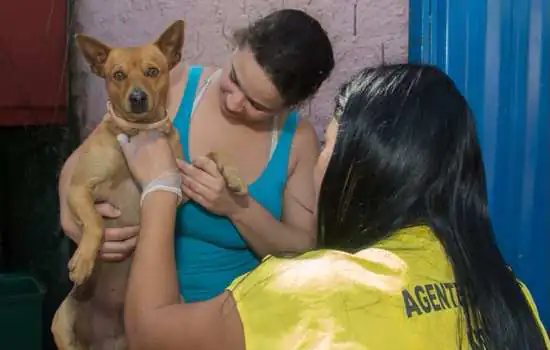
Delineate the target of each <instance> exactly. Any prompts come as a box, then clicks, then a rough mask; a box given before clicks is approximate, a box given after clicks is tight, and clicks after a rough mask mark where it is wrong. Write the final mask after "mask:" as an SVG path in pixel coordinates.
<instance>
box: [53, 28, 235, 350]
mask: <svg viewBox="0 0 550 350" xmlns="http://www.w3.org/2000/svg"><path fill="white" fill-rule="evenodd" d="M183 27H184V23H183V21H176V22H174V23H173V24H172V25H171V26H170V27H169V28H168V29H166V30H165V32H164V33H163V34H162V35H161V36H160V37H159V38H158V39H157V40H156V41H154V42H152V43H149V44H146V45H144V46H140V47H126V48H111V47H109V46H107V45H105V44H103V43H101V42H100V41H98V40H96V39H94V38H91V37H88V36H85V35H77V36H76V42H77V44H78V47H79V49H80V50H81V52H82V54H83V56H84V58H85V59H86V61H87V63H88V64H89V65H90V67H91V70H92V71H93V72H94V73H95V74H96V75H98V76H100V77H102V78H104V79H105V82H106V87H107V94H108V98H109V103H108V105H107V114H106V115H105V117H104V119H103V120H102V122H101V123H100V124H99V126H98V127H97V129H96V130H95V131H94V132H93V134H92V135H90V137H88V139H87V140H86V141H85V142H84V143H83V145H82V146H81V151H80V157H79V159H78V160H77V164H76V165H75V168H74V172H73V174H72V176H71V179H70V185H69V190H68V194H67V204H68V207H69V209H70V211H71V212H72V214H73V216H74V217H75V219H76V221H77V222H78V223H79V224H80V226H81V228H82V239H81V241H80V243H79V244H78V248H77V250H76V252H75V254H74V255H73V257H72V258H71V260H70V262H69V270H70V278H71V280H72V281H73V282H74V283H75V286H74V287H73V289H72V291H71V292H70V294H69V295H68V296H67V298H66V299H65V300H64V301H63V303H62V304H61V306H60V307H59V309H58V310H57V312H56V314H55V316H54V318H53V321H52V326H51V330H52V333H53V336H54V339H55V342H56V344H57V347H58V349H60V350H73V349H93V350H95V349H97V350H100V349H112V350H122V349H126V340H125V337H124V325H123V307H124V297H125V292H126V282H127V278H128V273H129V267H130V264H131V259H127V260H126V261H123V262H120V263H107V262H102V261H99V260H96V258H97V255H98V252H99V249H100V247H101V244H102V240H103V229H104V227H124V226H133V225H138V224H139V220H140V215H139V214H140V206H139V202H140V190H139V188H138V187H137V186H136V184H135V182H134V181H133V179H132V177H131V174H130V172H129V170H128V168H127V165H126V162H125V159H124V156H123V154H122V151H121V150H120V146H119V144H118V141H117V139H116V136H117V135H118V134H120V133H125V134H127V135H130V136H132V135H136V134H137V133H139V132H140V131H141V130H151V129H157V130H160V131H161V132H163V133H164V134H165V135H166V136H167V137H168V139H169V141H170V144H171V147H172V150H173V152H174V155H175V156H176V157H177V158H180V159H181V158H182V150H181V145H180V143H179V137H178V133H177V131H176V130H175V129H174V128H172V124H171V121H170V119H169V118H168V116H167V115H166V100H167V96H168V88H169V74H170V71H171V69H172V68H173V67H174V66H176V65H177V64H178V63H179V62H180V60H181V51H182V46H183V29H184V28H183ZM210 157H211V159H213V160H214V162H216V164H217V165H218V168H219V169H220V171H221V173H222V174H223V175H224V177H225V178H226V182H227V185H228V187H229V188H230V189H231V190H233V191H235V192H240V193H244V192H246V185H245V184H244V183H243V181H241V179H240V177H239V176H238V174H237V172H236V169H234V168H232V167H230V166H223V164H222V160H221V155H219V154H215V153H212V154H210ZM99 200H106V201H108V202H109V203H111V204H113V205H114V206H116V207H117V208H119V209H120V211H121V213H122V215H121V216H120V217H119V218H117V219H116V220H105V221H104V220H103V218H102V217H101V216H100V215H99V214H98V213H97V211H96V209H95V203H96V202H97V201H99Z"/></svg>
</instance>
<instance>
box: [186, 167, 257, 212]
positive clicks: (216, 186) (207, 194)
mask: <svg viewBox="0 0 550 350" xmlns="http://www.w3.org/2000/svg"><path fill="white" fill-rule="evenodd" d="M177 164H178V167H179V169H180V170H181V173H182V185H181V189H182V191H183V194H184V195H185V196H187V197H188V198H189V199H191V200H194V201H195V202H197V203H198V204H200V205H201V206H203V207H204V208H205V209H206V210H208V211H210V212H212V213H214V214H217V215H221V216H231V215H234V214H235V213H237V212H239V211H240V210H241V209H243V208H245V207H246V206H247V201H248V196H246V195H235V194H233V193H231V191H230V190H229V189H228V188H227V185H226V182H225V179H224V178H223V176H222V174H221V173H220V171H219V170H218V167H217V166H216V163H214V161H213V160H212V159H210V158H208V157H199V158H197V159H196V160H195V161H194V162H193V164H188V163H186V162H184V161H181V160H178V161H177Z"/></svg>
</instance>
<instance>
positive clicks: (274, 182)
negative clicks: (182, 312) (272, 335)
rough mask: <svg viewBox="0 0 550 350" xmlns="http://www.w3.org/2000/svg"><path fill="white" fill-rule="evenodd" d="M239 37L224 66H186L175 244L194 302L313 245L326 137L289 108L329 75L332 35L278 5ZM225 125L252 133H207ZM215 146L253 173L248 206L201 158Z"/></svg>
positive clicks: (184, 287)
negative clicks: (316, 182) (258, 142)
mask: <svg viewBox="0 0 550 350" xmlns="http://www.w3.org/2000/svg"><path fill="white" fill-rule="evenodd" d="M234 37H235V41H236V43H237V49H236V50H235V52H234V53H233V54H232V56H231V58H230V60H229V63H228V64H227V65H226V66H225V67H224V68H222V69H219V70H215V71H214V72H213V73H211V74H205V73H204V72H205V69H203V67H201V66H191V67H189V68H188V69H187V81H186V84H185V87H184V89H183V90H184V92H183V95H182V98H181V100H180V104H179V108H178V109H177V113H176V116H175V119H174V125H175V127H176V128H177V129H178V131H179V134H180V139H181V144H182V147H183V153H184V157H185V159H184V162H182V164H181V170H182V174H183V190H184V194H185V195H187V196H188V197H189V198H190V201H188V202H186V203H185V204H183V205H182V206H181V207H180V208H179V210H178V215H177V223H176V231H177V232H176V245H175V246H176V266H177V271H178V280H179V285H180V292H181V294H182V296H183V299H184V300H185V301H187V302H193V301H202V300H207V299H210V298H212V297H215V296H216V295H218V294H220V293H222V292H223V291H224V289H225V288H226V287H227V286H228V285H229V284H230V283H231V281H233V279H234V278H236V277H237V276H239V275H241V274H242V273H245V272H248V271H250V270H251V269H253V268H254V267H255V266H256V265H257V264H258V263H259V261H260V260H261V258H262V257H263V256H265V255H266V254H273V253H282V252H296V251H300V250H304V249H307V248H309V247H311V246H312V245H313V244H314V220H313V215H312V211H313V207H314V202H315V197H314V195H313V193H314V189H313V185H312V167H313V165H314V163H315V161H316V158H317V156H318V144H317V142H316V135H315V131H314V129H313V128H312V126H311V124H310V123H309V122H306V121H304V120H301V119H300V118H299V116H298V114H297V113H296V112H292V111H291V108H292V107H293V106H296V105H297V104H299V103H301V102H303V101H304V100H306V99H307V98H309V97H311V96H312V95H313V94H314V93H315V92H316V91H317V89H318V88H319V86H320V85H321V83H322V82H323V81H324V80H325V79H326V78H327V77H328V75H329V74H330V72H331V70H332V68H333V66H334V59H333V53H332V48H331V44H330V41H329V39H328V38H327V36H326V34H325V32H324V31H323V29H322V28H321V26H320V25H319V23H318V22H317V21H316V20H314V19H313V18H311V17H310V16H308V15H306V14H305V13H304V12H301V11H296V10H283V11H277V12H274V13H273V14H271V15H269V16H267V17H265V18H263V19H260V20H259V21H257V22H256V23H254V24H252V25H251V26H249V27H248V28H246V29H243V30H241V31H238V32H236V33H235V36H234ZM201 78H202V79H201ZM216 112H217V113H216ZM215 115H217V116H218V117H217V118H214V116H215ZM201 123H202V125H208V127H204V128H203V127H202V126H201ZM220 124H221V125H223V126H219V127H218V128H219V129H220V130H223V129H226V130H227V131H226V132H227V133H230V132H231V130H236V131H235V135H239V134H238V133H239V132H240V131H239V130H240V129H242V128H243V126H244V127H245V128H246V129H247V130H246V131H245V132H243V133H242V134H241V135H240V136H242V137H240V138H241V140H239V141H234V138H233V137H231V136H228V137H226V139H227V142H218V141H217V140H213V141H204V139H201V137H203V138H207V137H208V135H206V134H202V133H201V131H202V130H204V131H206V130H208V132H209V133H212V134H216V132H217V131H216V130H217V129H218V128H217V127H216V126H214V125H220ZM235 124H236V125H237V126H235ZM250 130H253V131H254V130H259V131H254V132H250ZM195 132H196V133H197V134H198V135H199V136H197V134H194V133H195ZM218 132H219V135H220V136H219V137H221V138H224V136H223V134H224V133H223V132H221V131H218ZM254 134H259V135H263V137H262V138H261V139H262V141H263V142H262V143H263V144H264V145H265V144H266V143H267V144H268V146H269V147H265V150H266V152H262V147H259V146H258V147H256V146H255V145H254V144H252V142H253V140H254V139H257V138H258V137H257V136H256V135H254ZM247 135H249V136H250V138H248V137H247ZM237 137H238V136H237ZM216 138H217V137H216ZM190 141H191V142H190ZM265 141H267V142H265ZM196 144H197V146H195V145H196ZM200 144H203V146H201V145H200ZM216 146H217V148H220V147H223V150H224V152H226V153H229V154H231V155H232V156H233V158H234V159H235V161H236V165H237V166H238V167H239V170H240V171H241V172H242V173H243V174H244V179H245V181H246V180H247V179H248V180H249V181H247V182H248V198H246V199H244V200H245V201H246V202H247V203H244V204H243V203H240V202H241V201H242V199H239V198H234V197H232V196H231V195H230V193H229V191H227V190H226V188H225V186H221V184H223V180H222V179H221V176H220V175H219V173H218V172H217V169H215V166H214V164H213V162H211V161H208V160H206V159H204V158H201V157H200V156H201V155H203V154H205V152H206V151H210V150H213V148H216ZM232 146H233V147H235V148H234V149H231V147H232ZM247 146H249V147H251V148H252V149H251V150H246V148H249V147H247ZM196 149H203V150H204V152H200V151H195V150H196ZM239 149H240V150H239ZM242 157H245V158H248V159H250V163H253V159H254V158H257V159H260V160H261V161H259V162H257V163H258V164H261V167H251V168H253V169H254V170H256V171H253V170H252V171H251V170H249V169H250V168H249V167H248V166H247V162H248V161H247V160H246V159H242ZM192 161H193V164H195V163H196V164H197V165H196V166H193V165H190V163H191V162H192ZM257 169H260V171H258V170H257ZM247 173H249V174H251V173H253V174H254V175H253V176H247V175H246V174H247ZM216 183H217V184H218V185H216ZM289 211H292V214H289Z"/></svg>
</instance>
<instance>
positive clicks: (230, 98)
mask: <svg viewBox="0 0 550 350" xmlns="http://www.w3.org/2000/svg"><path fill="white" fill-rule="evenodd" d="M244 101H245V97H244V95H243V94H242V93H241V92H240V91H233V92H231V93H228V94H227V97H226V105H227V109H229V110H230V111H231V112H241V111H242V110H243V108H244Z"/></svg>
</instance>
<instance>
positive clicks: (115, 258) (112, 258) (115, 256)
mask: <svg viewBox="0 0 550 350" xmlns="http://www.w3.org/2000/svg"><path fill="white" fill-rule="evenodd" d="M127 257H128V256H127V255H124V254H119V253H106V254H103V253H101V252H100V253H99V258H100V259H101V260H103V261H107V262H120V261H122V260H125V259H126V258H127Z"/></svg>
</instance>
